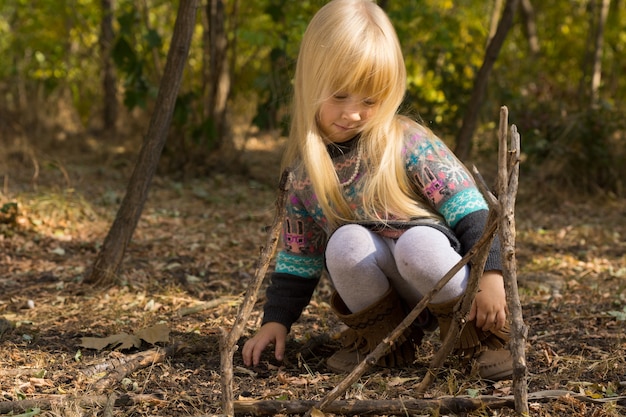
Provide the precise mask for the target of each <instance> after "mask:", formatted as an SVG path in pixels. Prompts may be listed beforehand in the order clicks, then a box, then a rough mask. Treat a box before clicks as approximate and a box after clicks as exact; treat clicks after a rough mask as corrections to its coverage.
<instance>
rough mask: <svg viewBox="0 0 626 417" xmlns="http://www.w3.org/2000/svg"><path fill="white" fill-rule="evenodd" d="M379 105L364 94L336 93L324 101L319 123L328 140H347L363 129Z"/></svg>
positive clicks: (340, 141) (339, 141)
mask: <svg viewBox="0 0 626 417" xmlns="http://www.w3.org/2000/svg"><path fill="white" fill-rule="evenodd" d="M378 107H379V106H378V103H377V102H376V101H374V100H373V99H371V98H369V97H367V96H364V95H360V94H353V93H343V92H339V93H335V94H333V95H332V96H330V97H328V98H327V99H326V100H324V101H323V102H322V105H321V106H320V110H319V114H318V117H317V123H318V126H319V128H320V130H321V131H322V134H323V136H324V139H325V140H326V141H327V142H333V143H342V142H346V141H348V140H350V139H352V138H353V137H354V136H356V135H357V134H358V133H360V132H361V131H362V130H363V127H364V126H365V122H366V121H367V120H368V119H369V118H371V117H372V116H373V115H374V114H375V113H376V111H377V110H378Z"/></svg>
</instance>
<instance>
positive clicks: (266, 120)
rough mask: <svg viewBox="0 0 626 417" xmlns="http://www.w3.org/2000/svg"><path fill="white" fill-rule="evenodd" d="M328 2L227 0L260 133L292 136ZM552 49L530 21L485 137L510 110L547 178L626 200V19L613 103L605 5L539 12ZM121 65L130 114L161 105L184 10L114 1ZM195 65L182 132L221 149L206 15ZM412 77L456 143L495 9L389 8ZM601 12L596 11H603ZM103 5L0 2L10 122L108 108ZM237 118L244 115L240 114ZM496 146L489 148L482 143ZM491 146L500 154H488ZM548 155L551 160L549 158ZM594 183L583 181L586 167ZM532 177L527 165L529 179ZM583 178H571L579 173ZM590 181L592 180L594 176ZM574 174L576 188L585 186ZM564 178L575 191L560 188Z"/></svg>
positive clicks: (240, 97)
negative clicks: (294, 104)
mask: <svg viewBox="0 0 626 417" xmlns="http://www.w3.org/2000/svg"><path fill="white" fill-rule="evenodd" d="M326 2H327V0H306V1H301V2H293V1H289V0H259V1H254V2H238V3H237V4H238V8H235V3H234V2H230V1H225V2H224V6H225V8H226V10H225V12H226V13H225V22H224V25H225V28H226V32H227V37H228V41H229V45H230V47H231V49H230V50H229V52H228V53H229V62H230V70H231V74H232V83H231V89H232V90H231V96H230V97H231V99H232V100H233V101H232V102H241V101H245V102H252V104H251V108H253V109H254V108H256V116H255V117H254V123H255V124H256V125H258V126H259V127H260V128H262V129H273V130H282V132H283V133H285V132H286V127H287V125H288V116H289V100H290V96H291V78H292V76H293V70H294V64H295V61H296V57H297V54H298V48H299V44H300V40H301V37H302V34H303V32H304V30H305V28H306V25H307V24H308V22H309V20H310V19H311V17H312V16H313V14H314V13H315V12H316V11H317V10H318V9H319V8H320V7H321V6H322V5H323V4H325V3H326ZM532 4H533V6H534V8H535V18H536V27H537V39H538V41H539V45H540V48H541V49H540V52H539V54H538V55H536V56H533V55H531V53H530V51H529V47H528V45H529V43H528V38H527V34H526V31H525V30H524V26H523V22H524V21H523V19H522V18H521V15H520V13H519V12H518V14H517V15H516V19H515V26H514V27H513V28H512V29H511V31H510V32H509V35H508V37H507V40H506V42H505V44H504V47H503V49H502V51H501V52H500V54H499V56H498V58H497V61H496V65H495V67H494V69H493V71H492V74H491V78H490V81H489V85H488V90H487V97H486V101H485V103H484V105H483V106H482V108H481V120H480V122H481V126H479V128H478V131H477V135H476V139H475V140H483V141H484V140H485V139H489V142H484V143H486V144H487V145H488V144H491V146H492V147H493V149H495V147H496V143H495V141H493V140H491V136H489V135H483V132H485V131H493V127H494V126H493V123H494V121H495V120H496V119H497V116H498V111H499V108H500V106H502V105H506V106H507V107H508V108H509V111H510V117H509V118H510V122H511V123H515V124H516V125H517V126H518V128H519V131H520V133H521V135H522V147H523V152H524V153H525V154H526V155H527V156H528V162H527V165H528V164H536V165H535V166H534V168H535V171H536V172H541V173H543V174H545V176H546V177H553V178H571V183H572V184H574V183H575V184H576V186H577V187H582V189H585V190H587V189H594V188H595V189H602V190H609V191H611V192H615V193H620V192H622V191H623V190H622V188H623V185H622V182H621V178H623V177H624V175H625V173H624V168H623V167H622V166H621V164H620V162H619V158H620V157H623V156H624V151H622V149H624V148H625V147H624V140H625V139H624V133H623V132H624V126H623V124H624V122H623V121H622V118H621V117H620V114H624V111H625V107H626V102H625V100H624V97H626V78H624V77H623V76H622V74H621V73H622V72H623V68H624V66H625V63H624V62H625V60H626V31H624V23H623V22H626V9H624V8H623V7H618V6H619V5H618V2H612V6H611V10H610V12H609V18H608V21H607V23H606V27H605V37H604V48H603V53H604V55H603V56H604V58H603V61H602V64H603V66H602V84H601V86H600V99H601V102H600V105H599V106H592V104H591V100H590V85H591V82H590V81H591V78H590V77H591V68H590V62H591V60H590V53H591V51H592V47H593V35H594V33H595V25H596V23H597V9H595V8H593V7H591V6H593V5H596V4H597V2H591V1H589V0H576V1H571V2H532ZM114 5H115V10H114V32H115V39H114V44H113V50H112V57H113V59H114V62H115V66H116V70H117V71H116V76H117V77H118V82H119V87H120V90H121V92H122V93H123V97H124V105H125V106H126V108H127V109H133V108H137V107H139V108H149V107H150V105H151V104H153V102H154V99H155V97H156V92H157V88H158V85H159V82H160V79H161V75H162V71H163V67H164V64H165V60H166V57H167V52H168V48H169V45H168V43H169V40H170V39H171V34H172V32H173V26H174V22H175V18H176V11H177V6H178V2H166V1H163V0H147V1H146V2H135V1H132V0H119V1H117V2H114ZM201 5H202V8H201V9H199V10H198V21H197V28H196V34H195V35H194V40H193V43H192V46H191V50H190V54H189V61H188V66H187V68H186V69H185V74H184V79H183V84H182V90H181V94H180V97H179V100H178V103H177V106H176V110H175V115H174V131H175V132H176V134H177V135H179V134H180V135H182V139H181V140H183V141H187V143H186V144H185V145H189V146H198V147H202V148H204V149H207V150H208V149H211V148H212V147H213V146H214V145H215V143H214V139H215V135H216V132H215V124H214V123H213V121H211V120H206V116H205V115H206V114H207V113H210V112H207V109H205V105H206V96H207V91H206V79H207V76H208V74H207V73H206V68H207V67H206V66H207V62H208V59H209V57H208V52H207V49H206V48H207V46H206V45H205V44H204V39H203V37H202V36H203V33H202V32H203V30H204V28H203V27H202V22H203V17H202V14H203V13H205V7H206V2H202V3H201ZM387 5H388V10H387V12H388V14H389V16H390V18H391V20H392V21H393V23H394V25H395V27H396V29H397V32H398V35H399V38H400V42H401V44H402V47H403V50H404V54H405V58H406V65H407V70H408V76H409V84H408V86H407V87H408V94H407V97H406V101H405V104H406V108H407V110H409V111H410V112H412V114H413V115H414V116H416V117H419V118H421V119H422V120H423V121H424V122H425V123H426V124H427V125H428V126H430V127H431V128H433V129H434V130H435V131H436V132H437V133H439V134H440V135H441V136H442V137H443V138H444V139H449V138H452V137H454V136H455V135H456V133H457V131H458V129H459V127H460V123H461V120H462V117H463V115H464V112H465V111H466V106H467V102H468V100H469V97H470V94H471V91H472V88H473V83H474V77H475V76H476V73H477V71H478V69H479V68H480V66H481V65H482V62H483V58H484V54H485V48H486V45H487V37H488V35H489V34H488V31H489V25H490V16H491V13H492V8H493V2H484V1H482V0H459V1H451V0H444V1H440V0H420V1H412V2H397V1H395V2H394V1H391V2H387ZM595 7H597V6H595ZM101 18H102V11H101V4H100V2H98V1H95V0H68V1H65V2H58V1H55V0H37V1H34V0H4V1H2V2H0V54H1V56H2V57H3V59H2V60H1V61H0V96H1V97H2V98H3V100H2V101H0V113H1V112H2V111H3V108H5V107H6V108H7V110H9V111H15V112H26V111H30V110H31V109H32V108H37V109H38V111H39V112H41V114H51V113H53V112H52V111H50V110H49V109H54V108H55V107H54V106H57V102H58V100H59V97H60V96H61V94H60V92H69V93H70V97H71V99H72V103H71V105H73V107H74V109H75V110H76V112H77V113H78V114H79V116H80V117H81V120H82V121H84V122H85V123H86V122H87V121H89V120H91V119H94V118H95V117H96V116H97V112H98V110H99V109H100V108H101V107H102V104H101V103H100V102H101V100H102V97H103V92H102V82H101V75H102V60H101V57H100V44H99V36H100V23H101ZM236 111H238V109H237V110H236ZM483 137H484V138H485V139H483ZM479 149H484V150H486V151H487V150H488V146H483V147H479ZM546 155H548V156H546ZM581 166H583V167H584V168H585V169H584V174H582V175H581V173H580V167H581ZM529 168H530V167H528V166H527V168H526V170H527V171H528V170H529ZM574 172H575V173H576V174H577V175H572V173H574ZM581 177H582V178H581ZM574 178H575V180H574ZM561 181H564V180H562V179H561Z"/></svg>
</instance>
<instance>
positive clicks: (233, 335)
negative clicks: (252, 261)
mask: <svg viewBox="0 0 626 417" xmlns="http://www.w3.org/2000/svg"><path fill="white" fill-rule="evenodd" d="M290 178H291V174H290V172H289V171H288V170H285V171H284V172H283V173H282V175H281V178H280V183H279V189H278V195H277V197H276V215H275V216H274V222H273V223H272V226H271V227H270V230H269V232H268V236H267V242H266V245H265V247H263V248H262V249H261V256H260V259H259V264H258V265H257V269H256V271H255V274H254V278H253V280H252V282H251V283H250V285H249V286H248V288H247V290H246V295H245V297H244V300H243V303H242V304H241V306H240V308H239V313H238V314H237V318H236V319H235V324H234V325H233V327H232V329H231V330H230V332H226V330H224V329H220V331H221V337H220V369H221V374H222V412H223V414H224V415H227V416H233V415H234V413H235V409H234V406H233V384H232V381H233V356H234V354H235V352H236V351H237V341H238V340H239V338H240V337H241V335H242V334H243V330H244V326H245V324H246V322H247V321H248V318H249V317H250V313H252V309H253V308H254V304H255V303H256V300H257V296H258V292H259V289H260V288H261V284H262V283H263V279H264V278H265V274H266V273H267V269H268V267H269V264H270V261H271V259H272V256H273V255H274V251H275V250H276V246H277V245H278V240H279V237H280V230H281V227H282V224H283V221H284V217H285V204H286V202H287V191H288V190H289V183H290Z"/></svg>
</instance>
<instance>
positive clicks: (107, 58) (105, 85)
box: [100, 0, 118, 134]
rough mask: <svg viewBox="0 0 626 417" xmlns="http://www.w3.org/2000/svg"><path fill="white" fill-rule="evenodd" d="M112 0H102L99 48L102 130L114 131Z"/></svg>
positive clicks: (115, 118)
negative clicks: (100, 59)
mask: <svg viewBox="0 0 626 417" xmlns="http://www.w3.org/2000/svg"><path fill="white" fill-rule="evenodd" d="M113 2H114V0H102V1H101V3H100V4H101V7H102V22H101V32H100V50H101V52H102V89H103V90H104V106H103V109H102V130H103V131H104V132H105V133H109V134H111V133H115V130H116V123H117V106H118V103H117V81H116V78H115V70H114V67H113V62H112V60H111V48H112V46H113V38H114V33H113Z"/></svg>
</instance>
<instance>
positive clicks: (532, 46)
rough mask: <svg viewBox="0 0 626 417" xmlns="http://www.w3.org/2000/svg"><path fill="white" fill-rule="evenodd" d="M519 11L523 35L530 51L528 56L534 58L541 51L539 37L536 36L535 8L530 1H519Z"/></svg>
mask: <svg viewBox="0 0 626 417" xmlns="http://www.w3.org/2000/svg"><path fill="white" fill-rule="evenodd" d="M520 11H521V15H522V16H521V17H522V22H523V25H524V34H525V35H526V40H527V41H528V50H529V51H530V55H531V56H532V57H533V58H535V57H536V56H537V55H539V52H540V51H541V47H540V46H539V36H538V35H537V19H536V17H535V8H534V7H533V4H532V3H531V2H530V0H521V1H520Z"/></svg>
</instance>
